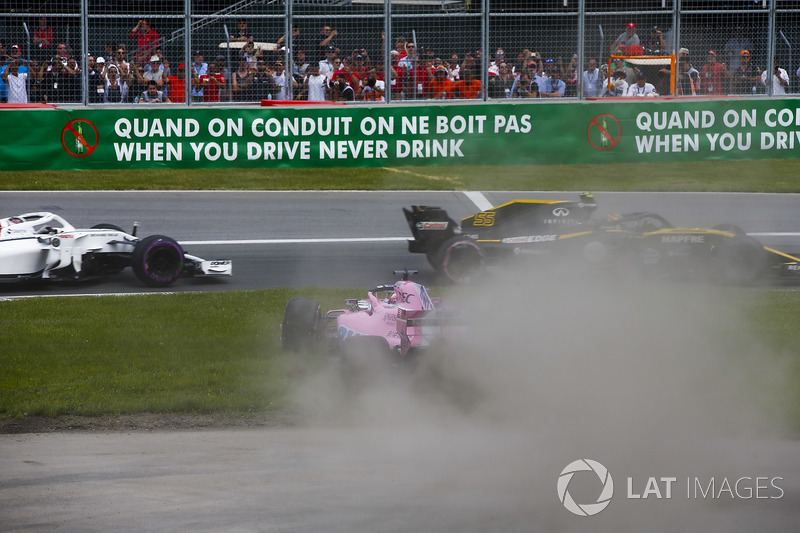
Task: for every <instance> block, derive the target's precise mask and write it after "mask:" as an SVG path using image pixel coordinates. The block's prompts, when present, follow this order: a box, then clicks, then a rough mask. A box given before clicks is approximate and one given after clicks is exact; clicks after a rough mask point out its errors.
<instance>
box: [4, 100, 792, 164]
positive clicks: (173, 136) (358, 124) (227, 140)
mask: <svg viewBox="0 0 800 533" xmlns="http://www.w3.org/2000/svg"><path fill="white" fill-rule="evenodd" d="M798 102H800V100H796V99H766V98H764V99H744V98H743V99H735V100H692V101H686V100H679V99H672V100H649V99H648V100H638V99H637V100H624V101H623V100H613V101H605V100H596V101H590V102H559V103H549V102H547V103H545V102H536V103H519V104H517V103H492V104H472V105H469V104H466V105H416V106H407V105H399V106H370V107H367V106H320V107H317V106H300V107H264V108H200V109H198V108H185V107H181V108H176V107H167V106H165V107H157V108H156V107H147V108H138V107H133V108H126V109H121V108H115V109H101V108H78V109H60V108H55V109H37V110H4V111H1V112H0V126H2V131H3V132H4V134H5V135H4V137H5V142H4V143H3V145H2V146H0V161H2V163H3V168H4V169H5V170H56V169H73V170H81V169H123V168H142V169H145V168H220V169H223V168H270V167H286V168H305V167H307V168H312V167H341V166H406V165H447V164H469V165H482V164H487V165H488V164H492V165H496V164H508V165H516V164H557V163H613V162H634V161H641V162H658V161H703V160H711V159H728V160H736V159H781V158H794V157H797V154H798V150H797V148H798V147H800V106H798Z"/></svg>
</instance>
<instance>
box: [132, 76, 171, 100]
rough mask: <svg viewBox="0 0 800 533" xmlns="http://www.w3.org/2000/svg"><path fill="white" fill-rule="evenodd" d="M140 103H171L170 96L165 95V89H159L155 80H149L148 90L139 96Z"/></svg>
mask: <svg viewBox="0 0 800 533" xmlns="http://www.w3.org/2000/svg"><path fill="white" fill-rule="evenodd" d="M139 103H140V104H171V103H172V102H170V101H169V98H167V97H166V96H164V91H159V90H158V85H157V84H156V82H155V81H154V80H150V81H148V82H147V90H146V91H144V92H143V93H142V94H141V96H140V97H139Z"/></svg>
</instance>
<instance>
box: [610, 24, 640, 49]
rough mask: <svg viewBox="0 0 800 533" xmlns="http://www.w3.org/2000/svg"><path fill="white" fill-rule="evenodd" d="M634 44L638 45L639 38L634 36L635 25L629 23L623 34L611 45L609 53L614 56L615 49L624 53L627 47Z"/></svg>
mask: <svg viewBox="0 0 800 533" xmlns="http://www.w3.org/2000/svg"><path fill="white" fill-rule="evenodd" d="M634 44H640V43H639V36H638V35H637V34H636V24H634V23H633V22H630V23H628V26H627V27H626V28H625V33H623V34H622V35H620V36H619V37H617V39H616V40H615V41H614V42H613V43H611V53H612V54H614V52H615V51H616V50H617V49H620V50H621V51H622V52H623V53H624V52H625V51H626V50H627V48H628V47H629V46H631V45H634ZM615 55H616V54H615Z"/></svg>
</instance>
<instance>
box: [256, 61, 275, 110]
mask: <svg viewBox="0 0 800 533" xmlns="http://www.w3.org/2000/svg"><path fill="white" fill-rule="evenodd" d="M277 92H278V86H277V85H275V78H273V77H272V66H271V65H269V64H267V62H266V61H259V62H258V66H257V67H256V71H255V74H253V87H252V93H253V98H254V99H255V100H257V101H258V100H272V99H273V98H274V97H275V94H277Z"/></svg>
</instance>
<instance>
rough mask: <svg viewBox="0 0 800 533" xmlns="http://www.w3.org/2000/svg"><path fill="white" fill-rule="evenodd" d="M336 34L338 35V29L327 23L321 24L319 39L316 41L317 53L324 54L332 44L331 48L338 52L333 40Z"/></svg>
mask: <svg viewBox="0 0 800 533" xmlns="http://www.w3.org/2000/svg"><path fill="white" fill-rule="evenodd" d="M337 35H339V30H337V29H332V28H331V27H330V25H329V24H323V25H322V27H321V28H320V30H319V36H320V40H319V42H318V43H317V50H318V52H317V54H318V55H319V56H324V55H325V52H326V51H327V50H328V47H329V46H333V50H334V51H335V52H337V53H338V52H339V50H338V48H337V46H336V43H334V42H333V39H334V38H335V37H336V36H337Z"/></svg>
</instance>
